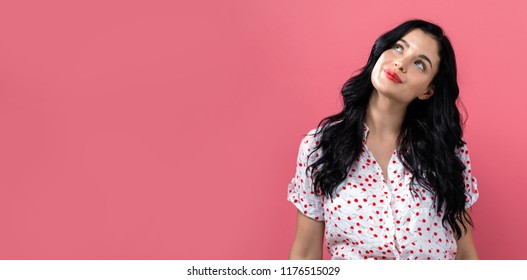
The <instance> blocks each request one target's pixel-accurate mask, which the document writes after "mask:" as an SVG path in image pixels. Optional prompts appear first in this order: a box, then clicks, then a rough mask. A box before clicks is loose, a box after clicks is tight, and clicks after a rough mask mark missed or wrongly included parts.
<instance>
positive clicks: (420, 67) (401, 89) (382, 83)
mask: <svg viewBox="0 0 527 280" xmlns="http://www.w3.org/2000/svg"><path fill="white" fill-rule="evenodd" d="M439 59H440V58H439V50H438V45H437V41H436V40H435V39H434V37H432V36H431V35H428V34H426V33H424V32H423V31H422V30H421V29H414V30H412V31H410V32H408V34H406V35H404V36H403V37H402V38H401V39H400V40H399V41H397V42H396V43H395V45H393V47H392V48H390V49H388V50H386V51H384V52H383V53H382V54H381V56H380V57H379V59H378V60H377V62H376V63H375V66H374V68H373V71H372V74H371V82H372V84H373V87H374V88H375V90H376V91H377V92H378V93H379V94H381V95H383V96H386V97H388V98H390V99H392V100H394V101H398V102H402V103H406V104H409V103H410V102H412V101H413V100H414V99H415V98H419V99H423V100H424V99H428V98H430V97H431V96H432V95H433V88H432V86H431V82H432V80H433V78H434V76H435V74H436V73H437V71H438V68H439Z"/></svg>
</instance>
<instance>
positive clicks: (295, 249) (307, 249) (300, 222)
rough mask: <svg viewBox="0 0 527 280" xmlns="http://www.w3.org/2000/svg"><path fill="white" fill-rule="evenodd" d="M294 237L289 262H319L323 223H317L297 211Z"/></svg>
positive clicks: (322, 240) (322, 239)
mask: <svg viewBox="0 0 527 280" xmlns="http://www.w3.org/2000/svg"><path fill="white" fill-rule="evenodd" d="M296 220H297V222H296V237H295V241H294V242H293V246H292V248H291V252H290V253H289V259H290V260H321V259H322V243H323V242H324V222H318V221H315V220H313V219H310V218H308V217H306V216H305V215H304V214H302V213H301V212H300V211H297V218H296Z"/></svg>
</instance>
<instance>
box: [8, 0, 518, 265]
mask: <svg viewBox="0 0 527 280" xmlns="http://www.w3.org/2000/svg"><path fill="white" fill-rule="evenodd" d="M79 2H80V1H66V0H63V1H56V0H54V1H37V0H31V1H3V2H2V4H1V6H0V132H1V136H0V248H1V250H0V258H1V259H285V258H287V255H288V252H289V249H290V246H291V243H292V241H293V238H294V231H295V217H296V216H295V215H296V210H295V208H294V207H293V206H292V205H291V204H290V203H289V202H287V200H286V195H287V184H288V183H289V181H290V179H291V177H292V176H293V175H294V170H295V160H296V153H297V151H298V145H299V143H300V140H301V138H302V136H303V134H304V133H306V132H307V131H309V130H310V129H312V128H314V127H315V126H316V124H317V123H318V121H319V120H320V119H322V118H323V117H325V116H328V115H330V114H333V113H336V112H337V111H338V110H339V108H340V96H339V91H340V87H341V85H342V84H343V83H344V81H345V80H346V79H347V78H348V77H349V76H350V75H351V74H352V73H353V72H354V71H355V70H357V69H359V68H360V67H362V66H363V65H364V64H365V62H366V59H367V55H368V53H369V51H370V49H371V46H372V44H373V42H374V40H375V39H376V38H377V37H378V36H379V35H380V34H381V33H383V32H385V31H387V30H388V29H390V28H392V27H394V26H396V25H397V24H399V23H401V22H402V21H404V20H407V19H411V18H415V17H418V18H423V19H426V20H431V21H434V22H436V23H438V24H440V25H441V26H443V27H444V29H445V30H446V31H447V33H448V34H449V36H450V38H451V40H452V42H453V45H454V48H455V50H456V54H457V57H458V66H459V82H460V86H461V96H462V100H463V101H464V104H465V107H466V108H467V110H468V112H469V119H468V122H467V126H466V130H465V139H466V140H467V141H468V143H469V146H470V150H471V155H472V162H473V170H474V174H475V175H476V176H477V177H478V179H479V188H480V193H481V197H480V200H479V201H478V203H476V205H475V207H474V220H475V223H476V226H477V228H476V229H475V231H474V238H475V241H476V244H477V246H478V249H479V253H480V256H481V257H482V258H484V259H527V242H526V241H525V232H526V231H527V219H526V218H525V213H526V210H527V203H526V202H525V198H526V197H527V188H526V183H525V182H527V172H526V171H525V170H523V167H524V163H525V160H526V157H527V154H526V150H525V148H524V147H525V143H526V142H527V135H526V132H525V129H524V127H525V124H526V122H527V112H526V109H525V108H526V107H527V97H526V96H525V90H524V89H522V88H521V85H522V84H524V83H525V80H526V79H525V70H524V69H525V67H526V65H527V58H526V55H525V54H526V50H527V38H526V37H525V34H526V33H527V18H526V16H525V15H526V14H527V1H521V0H518V1H507V5H505V4H503V1H478V5H477V6H475V5H474V2H472V1H457V0H456V1H445V0H440V1H427V2H426V4H422V3H421V2H422V1H404V5H402V4H401V2H400V1H399V2H398V1H381V2H379V1H315V0H295V1H263V0H262V1H244V0H239V1H176V2H174V1H125V0H123V1H114V0H112V1H101V0H97V1H82V2H85V3H84V4H80V3H79ZM327 257H328V256H327V254H326V258H327Z"/></svg>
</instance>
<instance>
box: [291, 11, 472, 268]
mask: <svg viewBox="0 0 527 280" xmlns="http://www.w3.org/2000/svg"><path fill="white" fill-rule="evenodd" d="M458 95H459V88H458V84H457V79H456V61H455V56H454V50H453V49H452V45H451V44H450V41H449V40H448V38H447V37H446V36H445V35H444V33H443V30H442V29H441V28H440V27H439V26H437V25H435V24H432V23H429V22H426V21H422V20H411V21H407V22H404V23H403V24H401V25H399V26H397V27H396V28H394V29H393V30H391V31H389V32H387V33H385V34H384V35H382V36H381V37H379V38H378V39H377V41H376V42H375V44H374V46H373V48H372V51H371V54H370V57H369V58H368V62H367V64H366V66H365V67H364V68H362V70H361V72H360V73H359V74H358V75H356V76H353V77H351V78H350V79H349V80H348V81H347V82H346V83H345V84H344V86H343V88H342V96H343V99H344V108H343V110H342V112H340V113H338V114H336V115H333V116H330V117H327V118H325V119H323V120H322V121H321V122H320V124H319V125H318V127H317V129H314V130H312V131H311V132H310V133H308V135H307V136H306V137H305V138H304V139H303V140H302V142H301V145H300V150H299V153H298V163H297V172H296V176H295V177H294V178H293V180H292V181H291V183H290V184H289V194H288V200H289V201H291V202H292V203H293V204H294V205H295V206H296V207H297V208H298V215H297V229H296V237H295V240H294V243H293V246H292V249H291V252H290V255H289V258H290V259H322V247H323V240H324V236H325V238H326V247H327V249H328V250H329V252H330V253H331V255H332V259H419V260H420V259H477V258H478V255H477V252H476V249H475V246H474V243H473V241H472V236H471V228H472V221H471V218H470V212H469V210H470V207H471V205H472V204H473V203H474V202H475V201H476V200H477V198H478V191H477V184H476V178H475V177H474V176H473V175H472V172H471V167H470V158H469V154H468V150H467V146H466V144H465V142H464V141H463V139H462V128H461V120H460V114H459V111H458V109H457V107H456V100H457V98H458Z"/></svg>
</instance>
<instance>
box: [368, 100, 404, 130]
mask: <svg viewBox="0 0 527 280" xmlns="http://www.w3.org/2000/svg"><path fill="white" fill-rule="evenodd" d="M405 114H406V106H405V105H402V104H397V103H395V102H393V101H392V100H390V99H388V98H385V97H384V96H382V95H380V94H379V93H378V92H377V91H375V90H374V91H373V92H372V94H371V96H370V100H369V102H368V108H367V110H366V125H367V126H368V129H369V134H374V135H377V136H379V137H381V138H394V137H395V138H397V137H398V136H399V133H400V131H401V126H402V123H403V120H404V115H405Z"/></svg>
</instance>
